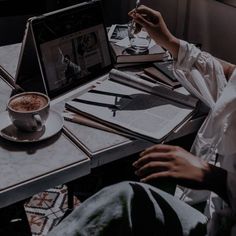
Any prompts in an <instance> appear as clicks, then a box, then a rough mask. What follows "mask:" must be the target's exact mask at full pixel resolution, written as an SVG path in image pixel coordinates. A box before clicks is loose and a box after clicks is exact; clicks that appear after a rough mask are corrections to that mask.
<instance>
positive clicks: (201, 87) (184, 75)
mask: <svg viewBox="0 0 236 236" xmlns="http://www.w3.org/2000/svg"><path fill="white" fill-rule="evenodd" d="M174 73H175V75H176V76H177V78H178V80H179V81H180V82H181V84H182V85H183V86H184V87H185V88H186V89H187V90H188V91H189V92H190V93H191V94H193V95H194V96H196V97H197V98H199V99H200V100H202V101H203V102H204V103H205V104H206V105H208V106H209V107H210V108H212V107H214V104H215V102H216V100H217V99H218V98H219V96H220V94H221V92H222V90H223V88H224V87H225V85H226V84H227V81H226V78H225V75H224V71H223V67H222V66H221V64H220V63H219V62H218V60H216V59H215V58H214V57H213V56H211V55H210V54H209V53H207V52H203V51H201V50H199V49H198V48H197V47H195V46H194V45H193V44H189V43H187V42H185V41H183V40H180V48H179V53H178V58H177V61H176V62H175V63H174Z"/></svg>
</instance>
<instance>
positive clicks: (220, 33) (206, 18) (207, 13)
mask: <svg viewBox="0 0 236 236" xmlns="http://www.w3.org/2000/svg"><path fill="white" fill-rule="evenodd" d="M48 1H50V0H48ZM52 1H53V2H58V0H51V1H50V2H52ZM77 1H78V2H79V1H81V0H68V2H73V3H74V2H77ZM102 1H103V4H104V13H105V20H106V24H107V25H110V24H115V23H126V22H127V21H128V19H129V18H128V15H127V13H128V12H129V10H131V9H132V8H133V7H134V6H135V0H129V1H127V0H102ZM141 3H142V4H145V5H147V6H150V7H152V8H154V9H156V10H159V11H160V12H161V13H162V15H163V17H164V19H165V21H166V23H167V25H168V27H169V29H170V30H171V32H173V33H174V34H175V35H176V36H178V37H179V38H182V39H186V40H188V41H190V42H194V43H195V42H196V43H201V44H202V45H203V49H204V50H206V51H208V52H210V53H212V54H213V55H215V56H216V57H219V58H222V59H224V60H228V61H231V62H233V63H235V64H236V53H235V52H234V46H235V42H236V30H234V29H235V28H236V8H234V7H232V6H228V5H225V4H223V3H221V2H219V1H215V0H141ZM51 7H54V6H51ZM24 24H25V17H23V18H20V17H10V18H8V17H0V30H1V36H0V45H1V44H3V43H4V44H5V43H7V42H8V43H14V42H20V41H21V39H22V35H23V29H24ZM19 29H20V30H19Z"/></svg>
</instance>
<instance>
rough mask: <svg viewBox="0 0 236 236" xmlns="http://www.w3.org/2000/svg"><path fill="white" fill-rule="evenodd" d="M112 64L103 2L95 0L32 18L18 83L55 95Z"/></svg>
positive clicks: (103, 72) (24, 43)
mask: <svg viewBox="0 0 236 236" xmlns="http://www.w3.org/2000/svg"><path fill="white" fill-rule="evenodd" d="M111 68H112V59H111V55H110V51H109V41H108V37H107V32H106V27H105V24H104V19H103V14H102V6H101V2H100V1H98V0H93V1H89V2H84V3H80V4H77V5H73V6H71V7H67V8H63V9H60V10H57V11H53V12H50V13H46V14H43V15H40V16H35V17H32V18H30V19H29V20H28V22H27V25H26V31H25V36H24V39H23V43H22V48H21V53H20V59H19V63H18V67H17V71H16V83H17V84H18V85H20V86H21V87H23V88H24V89H25V90H26V91H28V90H30V91H32V90H33V91H39V92H43V93H46V94H47V95H48V96H49V97H50V98H51V99H53V98H56V97H58V96H61V95H62V94H66V93H67V92H68V91H70V90H72V89H74V88H76V87H79V86H81V85H82V84H85V83H87V82H89V81H91V80H93V79H95V78H98V77H99V76H100V75H104V74H105V73H106V72H108V71H109V70H110V69H111Z"/></svg>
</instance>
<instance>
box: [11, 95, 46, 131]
mask: <svg viewBox="0 0 236 236" xmlns="http://www.w3.org/2000/svg"><path fill="white" fill-rule="evenodd" d="M49 109H50V99H49V97H48V96H47V95H45V94H43V93H39V92H23V93H20V94H17V95H15V96H12V97H11V98H10V99H9V101H8V104H7V110H8V114H9V117H10V119H11V121H12V123H13V124H14V125H15V126H16V127H17V128H18V129H19V130H21V131H27V132H35V131H41V130H42V128H43V126H44V124H45V122H46V120H47V118H48V115H49Z"/></svg>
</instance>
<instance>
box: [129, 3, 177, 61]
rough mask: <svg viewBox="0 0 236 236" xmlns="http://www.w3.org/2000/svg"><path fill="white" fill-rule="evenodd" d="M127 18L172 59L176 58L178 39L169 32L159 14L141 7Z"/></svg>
mask: <svg viewBox="0 0 236 236" xmlns="http://www.w3.org/2000/svg"><path fill="white" fill-rule="evenodd" d="M129 16H131V17H132V18H133V20H134V21H135V22H136V23H138V24H139V25H141V27H144V28H145V29H146V30H147V32H148V33H149V35H150V36H151V38H152V39H153V40H154V41H155V42H156V43H157V44H159V45H160V46H162V47H163V48H165V49H167V50H168V51H169V52H170V53H171V54H172V56H173V57H174V58H177V56H178V51H179V39H178V38H176V37H175V36H174V35H173V34H172V33H171V32H170V31H169V29H168V27H167V26H166V24H165V21H164V19H163V18H162V15H161V13H160V12H158V11H155V10H153V9H151V8H149V7H146V6H144V5H141V6H139V7H138V8H137V9H134V10H132V11H130V12H129Z"/></svg>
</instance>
